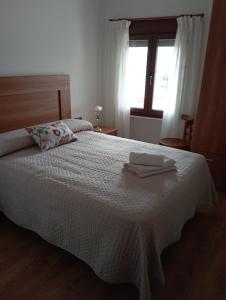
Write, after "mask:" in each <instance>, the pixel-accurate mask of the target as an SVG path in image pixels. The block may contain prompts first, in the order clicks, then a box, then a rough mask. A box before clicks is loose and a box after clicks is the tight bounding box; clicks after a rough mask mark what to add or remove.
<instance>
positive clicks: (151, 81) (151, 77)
mask: <svg viewBox="0 0 226 300" xmlns="http://www.w3.org/2000/svg"><path fill="white" fill-rule="evenodd" d="M149 80H150V86H152V84H153V75H151V76H150V78H149Z"/></svg>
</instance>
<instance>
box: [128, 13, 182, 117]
mask: <svg viewBox="0 0 226 300" xmlns="http://www.w3.org/2000/svg"><path fill="white" fill-rule="evenodd" d="M176 31H177V21H176V18H175V19H169V20H165V19H162V20H161V19H160V20H141V21H140V20H139V21H136V20H135V21H132V22H131V25H130V39H131V40H148V57H147V71H146V83H145V97H144V108H143V109H141V108H133V107H132V108H131V109H130V114H131V115H133V116H143V117H151V118H159V119H161V118H162V117H163V111H159V110H153V109H152V102H153V89H154V80H155V78H154V76H155V66H156V56H157V47H158V40H159V39H175V37H176ZM151 76H152V84H150V78H151Z"/></svg>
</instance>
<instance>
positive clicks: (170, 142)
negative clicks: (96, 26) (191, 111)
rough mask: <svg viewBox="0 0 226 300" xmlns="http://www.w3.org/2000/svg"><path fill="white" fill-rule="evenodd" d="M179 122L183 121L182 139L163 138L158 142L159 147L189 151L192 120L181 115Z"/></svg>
mask: <svg viewBox="0 0 226 300" xmlns="http://www.w3.org/2000/svg"><path fill="white" fill-rule="evenodd" d="M181 120H183V121H185V126H184V136H183V139H177V138H163V139H161V140H160V142H159V144H160V145H162V146H167V147H172V148H177V149H182V150H187V151H190V145H191V139H192V126H193V123H194V119H193V118H192V117H191V116H188V115H181Z"/></svg>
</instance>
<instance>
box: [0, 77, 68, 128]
mask: <svg viewBox="0 0 226 300" xmlns="http://www.w3.org/2000/svg"><path fill="white" fill-rule="evenodd" d="M70 117H71V103H70V78H69V76H68V75H50V76H17V77H0V133H1V132H6V131H10V130H14V129H17V128H23V127H26V126H30V125H35V124H40V123H45V122H51V121H55V120H61V119H66V118H70Z"/></svg>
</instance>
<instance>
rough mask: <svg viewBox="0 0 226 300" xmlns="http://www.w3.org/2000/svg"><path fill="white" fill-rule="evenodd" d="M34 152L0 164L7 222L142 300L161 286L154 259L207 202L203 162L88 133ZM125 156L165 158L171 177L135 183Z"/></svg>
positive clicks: (210, 193) (0, 200) (0, 202)
mask: <svg viewBox="0 0 226 300" xmlns="http://www.w3.org/2000/svg"><path fill="white" fill-rule="evenodd" d="M76 135H77V137H78V141H77V142H74V143H71V144H67V145H63V146H60V147H58V148H55V149H51V150H49V151H47V152H43V153H41V152H40V151H39V150H38V148H37V147H35V146H34V147H31V148H28V149H24V150H21V151H17V152H15V153H13V154H10V155H7V156H5V157H2V158H0V210H1V211H2V212H3V213H4V214H5V215H6V216H8V218H10V219H11V220H12V221H13V222H15V223H16V224H18V225H19V226H22V227H24V228H27V229H30V230H32V231H34V232H36V233H37V234H39V235H40V236H41V237H42V238H43V239H45V240H46V241H48V242H50V243H52V244H54V245H56V246H59V247H61V248H63V249H65V250H67V251H69V252H70V253H72V254H74V255H75V256H76V257H78V258H80V259H82V260H83V261H85V262H86V263H87V264H88V265H90V266H91V268H92V269H93V270H94V272H95V273H96V274H97V276H98V277H100V278H101V279H103V280H105V281H107V282H110V283H132V284H134V285H135V286H137V287H138V289H139V291H140V300H150V299H151V291H150V282H154V281H157V282H160V283H163V282H164V274H163V270H162V265H161V257H160V256H161V253H162V251H163V249H164V248H166V247H167V246H169V245H171V244H172V243H174V242H176V241H177V240H178V239H179V238H180V235H181V231H182V228H183V226H184V224H185V223H186V222H187V220H189V219H190V218H191V217H192V216H194V214H195V211H196V208H197V206H198V205H201V204H210V203H211V202H212V201H213V199H214V195H215V194H214V187H213V184H212V179H211V176H210V174H209V170H208V167H207V164H206V161H205V159H204V157H203V156H201V155H198V154H194V153H190V152H186V151H181V150H176V149H172V148H167V147H162V146H159V145H152V144H147V143H142V142H138V141H133V140H127V139H122V138H118V137H113V136H108V135H104V134H100V133H95V132H91V131H83V132H79V133H77V134H76ZM131 151H142V152H147V153H157V154H163V155H166V156H168V157H170V158H172V159H174V160H175V161H176V167H177V171H173V172H169V173H165V174H161V175H156V176H151V177H148V178H137V177H135V176H134V175H133V174H130V173H129V172H128V171H126V170H124V169H123V164H124V163H125V162H128V158H129V153H130V152H131Z"/></svg>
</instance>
